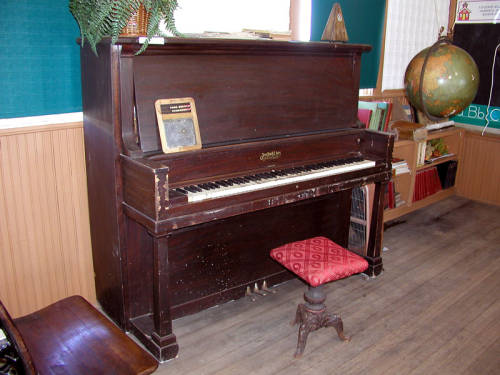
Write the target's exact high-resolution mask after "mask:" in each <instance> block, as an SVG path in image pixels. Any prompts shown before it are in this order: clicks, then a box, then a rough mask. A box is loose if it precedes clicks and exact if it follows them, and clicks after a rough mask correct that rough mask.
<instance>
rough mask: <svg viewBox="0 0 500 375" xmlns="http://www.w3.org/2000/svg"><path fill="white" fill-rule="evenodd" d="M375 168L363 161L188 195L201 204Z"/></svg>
mask: <svg viewBox="0 0 500 375" xmlns="http://www.w3.org/2000/svg"><path fill="white" fill-rule="evenodd" d="M373 166H375V162H374V161H371V160H361V161H356V162H353V163H348V164H342V165H336V166H332V167H325V168H323V169H319V170H313V171H302V172H299V173H296V174H293V175H287V176H276V177H272V178H269V179H263V180H259V181H251V182H245V183H241V184H235V185H232V186H222V187H220V188H216V189H210V190H203V191H201V192H196V193H192V192H189V193H188V202H200V201H204V200H207V199H215V198H222V197H227V196H230V195H237V194H243V193H249V192H252V191H257V190H264V189H269V188H273V187H278V186H284V185H288V184H293V183H297V182H302V181H309V180H314V179H317V178H322V177H328V176H333V175H336V174H341V173H347V172H352V171H356V170H360V169H365V168H371V167H373Z"/></svg>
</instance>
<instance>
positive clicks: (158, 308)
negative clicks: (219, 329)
mask: <svg viewBox="0 0 500 375" xmlns="http://www.w3.org/2000/svg"><path fill="white" fill-rule="evenodd" d="M153 252H154V266H153V269H154V273H153V320H154V330H153V333H152V335H151V337H152V339H153V343H154V344H156V346H157V347H158V348H157V350H156V353H154V354H155V355H156V356H157V358H159V359H160V360H162V361H164V360H167V359H170V358H174V357H175V356H177V353H178V352H179V346H178V345H177V339H176V337H175V335H174V334H173V333H172V318H171V315H170V296H169V283H170V275H169V272H168V264H169V262H168V239H167V236H163V237H153Z"/></svg>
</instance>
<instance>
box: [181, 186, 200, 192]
mask: <svg viewBox="0 0 500 375" xmlns="http://www.w3.org/2000/svg"><path fill="white" fill-rule="evenodd" d="M183 189H184V190H187V191H189V192H190V193H196V192H197V190H196V189H194V188H193V186H185V187H183Z"/></svg>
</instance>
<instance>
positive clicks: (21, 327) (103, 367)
mask: <svg viewBox="0 0 500 375" xmlns="http://www.w3.org/2000/svg"><path fill="white" fill-rule="evenodd" d="M0 323H1V326H2V329H3V330H4V332H5V333H6V334H7V337H8V340H9V341H10V342H11V344H12V345H13V347H14V349H15V352H17V356H18V357H19V358H20V361H17V362H18V366H20V367H23V368H24V369H23V370H24V373H25V374H40V375H43V374H68V375H69V374H71V375H78V374H87V375H88V374H107V375H111V374H117V375H118V374H119V375H125V374H130V375H131V374H141V375H146V374H151V373H152V372H154V371H155V370H156V369H157V367H158V362H157V361H156V360H155V359H154V358H153V357H152V356H151V355H150V354H149V353H147V352H146V351H145V350H143V349H142V348H141V347H140V346H139V345H137V344H136V343H135V342H134V341H133V340H132V339H131V338H130V337H128V336H127V335H126V334H125V333H124V332H122V331H121V330H120V329H119V328H118V327H117V326H115V325H114V324H113V323H112V322H111V321H110V320H108V319H107V318H106V317H105V316H104V315H103V314H101V313H100V312H99V311H98V310H97V309H95V308H94V307H93V306H92V305H91V304H90V303H88V302H87V301H86V300H85V299H83V298H82V297H80V296H72V297H67V298H65V299H62V300H60V301H58V302H56V303H54V304H52V305H49V306H48V307H45V308H43V309H41V310H38V311H36V312H34V313H32V314H29V315H26V316H24V317H21V318H17V319H12V318H11V317H10V315H9V313H8V312H7V310H6V309H5V307H4V306H3V304H2V303H1V301H0Z"/></svg>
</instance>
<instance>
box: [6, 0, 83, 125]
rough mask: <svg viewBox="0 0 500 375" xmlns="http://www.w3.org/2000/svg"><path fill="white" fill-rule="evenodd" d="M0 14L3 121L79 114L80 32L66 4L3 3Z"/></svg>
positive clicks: (59, 0)
mask: <svg viewBox="0 0 500 375" xmlns="http://www.w3.org/2000/svg"><path fill="white" fill-rule="evenodd" d="M0 15H1V16H0V45H1V46H2V51H1V52H0V77H1V79H2V89H1V90H0V118H12V117H24V116H37V115H48V114H57V113H66V112H79V111H81V110H82V101H81V84H80V47H79V46H78V44H77V43H76V39H77V38H78V36H79V33H80V31H79V29H78V25H77V23H76V22H75V20H74V19H73V16H72V15H71V13H70V12H69V9H68V0H2V1H1V2H0Z"/></svg>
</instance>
